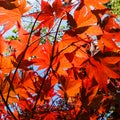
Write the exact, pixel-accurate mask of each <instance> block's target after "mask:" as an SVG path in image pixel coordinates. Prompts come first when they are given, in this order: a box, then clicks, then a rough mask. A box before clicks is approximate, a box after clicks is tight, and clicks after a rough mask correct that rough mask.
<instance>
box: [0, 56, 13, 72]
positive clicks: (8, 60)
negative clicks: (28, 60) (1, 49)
mask: <svg viewBox="0 0 120 120" xmlns="http://www.w3.org/2000/svg"><path fill="white" fill-rule="evenodd" d="M14 60H15V58H14V56H12V55H11V56H1V55H0V69H1V70H2V73H3V74H5V73H9V72H10V71H11V70H13V69H14V67H13V64H12V61H14Z"/></svg>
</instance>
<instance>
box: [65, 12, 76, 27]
mask: <svg viewBox="0 0 120 120" xmlns="http://www.w3.org/2000/svg"><path fill="white" fill-rule="evenodd" d="M67 20H68V25H70V27H72V28H75V27H77V23H76V21H75V20H74V18H73V16H72V15H71V14H69V13H67Z"/></svg>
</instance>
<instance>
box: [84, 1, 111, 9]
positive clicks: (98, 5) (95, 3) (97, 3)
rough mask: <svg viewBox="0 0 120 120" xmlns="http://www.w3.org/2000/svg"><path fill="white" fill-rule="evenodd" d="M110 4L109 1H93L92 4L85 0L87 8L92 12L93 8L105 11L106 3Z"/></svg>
mask: <svg viewBox="0 0 120 120" xmlns="http://www.w3.org/2000/svg"><path fill="white" fill-rule="evenodd" d="M107 2H109V0H97V1H96V0H93V1H92V2H91V1H89V0H84V4H85V6H86V7H87V8H88V9H89V10H91V6H92V7H94V8H95V9H105V8H106V7H105V5H104V4H105V3H107Z"/></svg>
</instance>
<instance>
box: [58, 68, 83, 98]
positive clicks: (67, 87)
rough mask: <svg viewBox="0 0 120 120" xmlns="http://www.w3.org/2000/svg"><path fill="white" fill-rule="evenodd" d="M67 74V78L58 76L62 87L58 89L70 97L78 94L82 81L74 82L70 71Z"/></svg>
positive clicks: (72, 73)
mask: <svg viewBox="0 0 120 120" xmlns="http://www.w3.org/2000/svg"><path fill="white" fill-rule="evenodd" d="M67 72H68V76H59V77H58V79H59V83H60V84H61V85H62V86H59V87H60V89H61V90H62V91H63V92H64V94H67V95H68V96H69V97H70V96H74V95H76V94H77V93H79V91H80V87H81V85H82V81H81V80H80V79H79V78H78V79H77V80H75V76H74V72H73V70H72V69H69V70H68V71H67ZM59 92H60V91H59Z"/></svg>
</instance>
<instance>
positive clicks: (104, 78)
mask: <svg viewBox="0 0 120 120" xmlns="http://www.w3.org/2000/svg"><path fill="white" fill-rule="evenodd" d="M91 71H92V72H91ZM87 73H88V76H89V78H90V79H93V78H95V80H96V81H97V82H98V85H99V87H100V88H101V89H104V90H105V91H107V88H106V86H107V84H108V78H119V75H118V74H117V73H116V72H114V71H113V70H111V68H109V66H106V64H104V62H103V61H102V58H101V62H99V61H96V60H95V59H94V58H93V57H90V63H89V66H88V67H87Z"/></svg>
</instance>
